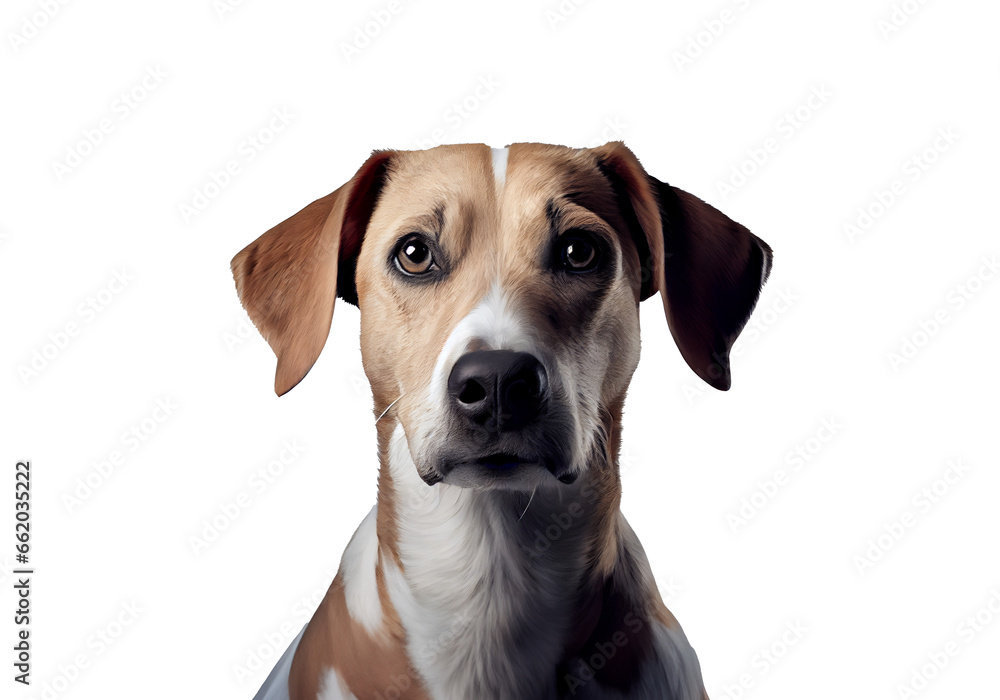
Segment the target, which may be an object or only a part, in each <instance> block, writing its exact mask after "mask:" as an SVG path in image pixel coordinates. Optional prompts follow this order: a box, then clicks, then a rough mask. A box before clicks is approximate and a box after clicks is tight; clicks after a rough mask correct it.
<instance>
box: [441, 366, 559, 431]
mask: <svg viewBox="0 0 1000 700" xmlns="http://www.w3.org/2000/svg"><path fill="white" fill-rule="evenodd" d="M547 385H548V382H547V381H546V378H545V369H544V368H543V367H542V363H541V362H539V361H538V360H537V359H536V358H535V356H534V355H530V354H528V353H526V352H512V351H510V350H477V351H475V352H470V353H466V354H465V355H463V356H462V357H460V358H459V359H458V362H456V363H455V366H454V367H452V369H451V376H449V377H448V394H449V395H450V396H451V400H452V405H453V406H454V407H455V409H456V410H457V411H458V413H459V414H460V415H462V416H465V417H466V418H467V419H468V420H470V421H472V422H473V423H475V424H476V425H480V426H483V427H485V428H487V429H488V430H490V431H496V432H501V431H507V430H518V429H520V428H523V427H524V426H525V425H527V424H528V423H530V422H531V421H532V420H533V419H534V418H535V417H537V416H538V414H539V413H540V412H541V410H542V407H543V404H544V402H545V393H546V387H547Z"/></svg>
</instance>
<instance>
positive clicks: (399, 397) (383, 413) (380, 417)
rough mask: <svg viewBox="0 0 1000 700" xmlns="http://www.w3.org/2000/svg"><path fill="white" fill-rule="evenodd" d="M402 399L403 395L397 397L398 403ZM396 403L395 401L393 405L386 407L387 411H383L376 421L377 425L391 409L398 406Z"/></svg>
mask: <svg viewBox="0 0 1000 700" xmlns="http://www.w3.org/2000/svg"><path fill="white" fill-rule="evenodd" d="M403 393H406V392H403ZM401 398H403V394H400V395H399V396H397V397H396V401H399V400H400V399H401ZM396 401H393V402H392V403H391V404H389V405H388V406H386V407H385V410H384V411H382V415H380V416H379V417H378V418H376V419H375V422H376V423H378V422H379V421H380V420H382V416H384V415H385V414H386V413H388V412H389V409H390V408H392V407H393V406H395V405H396Z"/></svg>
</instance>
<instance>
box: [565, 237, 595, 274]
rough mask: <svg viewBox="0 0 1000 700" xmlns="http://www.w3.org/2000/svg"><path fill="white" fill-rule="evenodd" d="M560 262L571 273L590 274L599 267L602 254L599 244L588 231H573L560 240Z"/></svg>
mask: <svg viewBox="0 0 1000 700" xmlns="http://www.w3.org/2000/svg"><path fill="white" fill-rule="evenodd" d="M558 254H559V257H558V259H559V261H560V262H561V263H562V266H563V267H564V268H566V269H567V270H568V271H570V272H589V271H590V270H593V269H594V268H595V267H597V263H598V262H600V258H601V254H600V251H599V250H598V247H597V243H596V242H595V241H594V238H593V236H592V235H591V234H589V233H587V232H586V231H572V232H570V233H567V234H564V235H563V236H562V238H560V239H559V247H558Z"/></svg>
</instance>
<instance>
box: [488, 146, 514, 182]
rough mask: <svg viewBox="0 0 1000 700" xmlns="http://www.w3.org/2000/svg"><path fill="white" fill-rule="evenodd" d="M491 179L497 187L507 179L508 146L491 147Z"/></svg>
mask: <svg viewBox="0 0 1000 700" xmlns="http://www.w3.org/2000/svg"><path fill="white" fill-rule="evenodd" d="M491 150H492V151H493V179H494V180H496V183H497V187H502V186H503V183H504V182H506V180H507V154H508V153H509V152H510V149H509V148H493V149H491Z"/></svg>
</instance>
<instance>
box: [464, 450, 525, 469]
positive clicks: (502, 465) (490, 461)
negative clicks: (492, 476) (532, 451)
mask: <svg viewBox="0 0 1000 700" xmlns="http://www.w3.org/2000/svg"><path fill="white" fill-rule="evenodd" d="M476 461H477V462H479V464H481V465H483V466H484V467H486V468H487V469H496V470H499V471H505V470H508V469H513V468H514V467H516V466H518V465H519V464H537V463H538V460H536V459H529V458H527V457H522V456H520V455H516V454H511V453H509V452H497V453H495V454H491V455H486V456H485V457H480V458H479V459H478V460H476Z"/></svg>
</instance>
